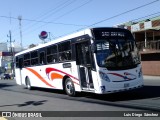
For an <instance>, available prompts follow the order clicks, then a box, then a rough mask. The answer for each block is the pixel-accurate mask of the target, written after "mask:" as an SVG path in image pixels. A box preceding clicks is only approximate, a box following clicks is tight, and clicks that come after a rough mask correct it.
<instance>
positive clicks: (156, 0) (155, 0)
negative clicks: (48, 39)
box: [57, 0, 159, 38]
mask: <svg viewBox="0 0 160 120" xmlns="http://www.w3.org/2000/svg"><path fill="white" fill-rule="evenodd" d="M158 1H159V0H154V1H152V2H149V3H146V4H144V5H141V6H138V7H136V8H133V9H130V10H128V11H125V12H122V13H120V14H117V15H114V16H112V17H109V18H106V19H104V20H101V21H98V22H95V23H93V24H91V25H89V26H87V27H85V28H88V27H92V26H94V25H97V24H99V23H102V22H104V21H107V20H110V19H113V18H116V17H119V16H121V15H124V14H127V13H129V12H132V11H135V10H137V9H140V8H143V7H146V6H148V5H151V4H153V3H155V2H158ZM85 28H80V29H77V30H74V31H73V32H77V31H80V30H82V29H85ZM73 32H70V33H73ZM65 35H67V34H64V35H61V36H59V37H62V36H65ZM57 38H58V37H57Z"/></svg>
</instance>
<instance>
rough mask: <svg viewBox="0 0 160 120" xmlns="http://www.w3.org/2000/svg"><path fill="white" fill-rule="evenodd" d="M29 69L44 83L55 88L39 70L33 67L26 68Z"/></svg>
mask: <svg viewBox="0 0 160 120" xmlns="http://www.w3.org/2000/svg"><path fill="white" fill-rule="evenodd" d="M26 69H27V70H29V71H30V72H31V73H33V74H34V75H35V76H37V77H38V78H39V79H40V80H41V81H42V82H43V83H45V84H46V85H48V86H50V87H53V88H55V86H52V85H51V84H49V83H48V82H47V81H46V80H45V79H44V78H43V77H42V76H41V75H40V74H39V73H38V72H36V71H35V70H33V69H31V68H26Z"/></svg>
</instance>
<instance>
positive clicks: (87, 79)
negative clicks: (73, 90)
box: [76, 41, 94, 90]
mask: <svg viewBox="0 0 160 120" xmlns="http://www.w3.org/2000/svg"><path fill="white" fill-rule="evenodd" d="M89 45H90V43H89V41H83V42H79V43H76V63H77V67H78V72H79V78H80V83H81V88H82V89H85V90H90V89H93V88H94V85H93V79H92V73H91V70H92V62H91V61H92V60H91V59H92V57H91V51H90V47H89Z"/></svg>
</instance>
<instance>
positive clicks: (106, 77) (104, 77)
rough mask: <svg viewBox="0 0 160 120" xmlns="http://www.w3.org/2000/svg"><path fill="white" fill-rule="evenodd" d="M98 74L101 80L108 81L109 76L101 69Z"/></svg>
mask: <svg viewBox="0 0 160 120" xmlns="http://www.w3.org/2000/svg"><path fill="white" fill-rule="evenodd" d="M99 76H100V78H101V79H102V80H105V81H107V82H110V79H109V77H108V76H107V74H106V73H104V72H102V71H99Z"/></svg>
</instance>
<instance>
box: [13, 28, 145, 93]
mask: <svg viewBox="0 0 160 120" xmlns="http://www.w3.org/2000/svg"><path fill="white" fill-rule="evenodd" d="M15 76H16V83H17V84H19V85H25V87H26V88H28V89H31V88H33V87H41V88H51V89H59V90H64V91H65V92H66V94H68V95H69V96H75V95H76V93H78V92H82V91H83V92H91V93H96V94H107V93H115V92H121V91H128V90H132V89H136V88H140V87H142V86H143V75H142V68H141V58H140V54H139V51H138V49H137V47H136V41H135V39H134V37H133V36H132V34H131V32H130V31H129V30H127V29H122V28H113V27H98V28H88V29H85V30H82V31H79V32H76V33H73V34H71V35H68V36H64V37H61V38H58V39H55V40H52V41H50V42H48V43H44V44H41V45H38V46H36V47H33V48H30V49H27V50H24V51H22V52H19V53H17V54H15Z"/></svg>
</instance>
